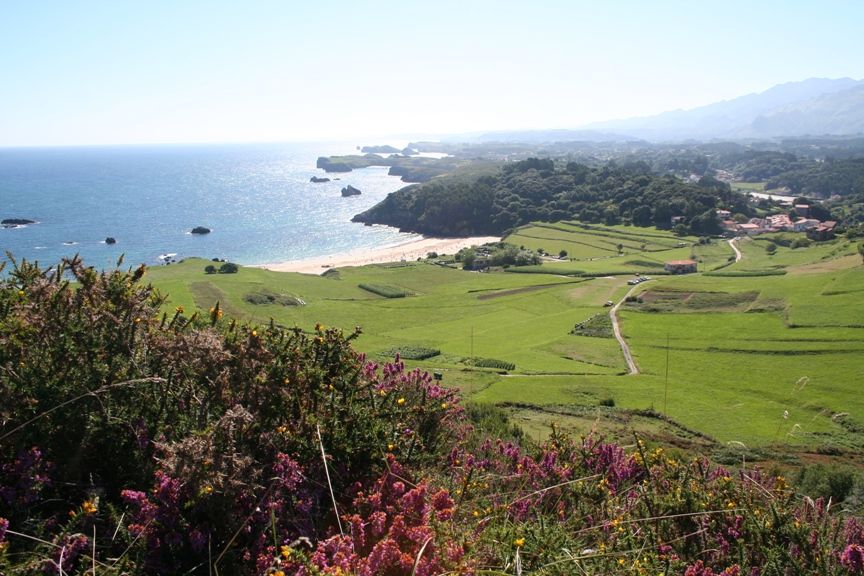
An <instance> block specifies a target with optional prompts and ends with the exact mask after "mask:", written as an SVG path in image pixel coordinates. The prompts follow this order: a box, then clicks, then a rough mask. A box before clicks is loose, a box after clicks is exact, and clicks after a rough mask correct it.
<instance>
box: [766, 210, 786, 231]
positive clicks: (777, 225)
mask: <svg viewBox="0 0 864 576" xmlns="http://www.w3.org/2000/svg"><path fill="white" fill-rule="evenodd" d="M766 220H768V228H770V229H771V230H773V231H775V232H780V231H783V230H792V227H793V224H792V219H791V218H789V215H788V214H772V215H771V216H768V217H767V218H766Z"/></svg>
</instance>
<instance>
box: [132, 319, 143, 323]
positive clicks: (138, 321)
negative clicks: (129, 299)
mask: <svg viewBox="0 0 864 576" xmlns="http://www.w3.org/2000/svg"><path fill="white" fill-rule="evenodd" d="M133 322H135V324H140V323H141V318H135V320H133Z"/></svg>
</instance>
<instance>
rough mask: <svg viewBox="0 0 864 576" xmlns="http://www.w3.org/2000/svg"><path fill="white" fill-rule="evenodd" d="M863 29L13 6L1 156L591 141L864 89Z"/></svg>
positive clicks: (319, 10) (854, 4) (556, 16)
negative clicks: (722, 104) (625, 121)
mask: <svg viewBox="0 0 864 576" xmlns="http://www.w3.org/2000/svg"><path fill="white" fill-rule="evenodd" d="M862 25H864V2H862V1H861V0H848V1H842V0H818V1H816V0H813V1H797V0H785V1H763V0H758V1H757V0H747V1H742V0H724V1H711V2H708V1H700V0H687V1H660V0H654V1H648V0H633V1H624V0H608V1H606V0H588V1H582V0H569V1H567V0H562V1H557V0H521V1H509V0H497V1H485V0H455V1H451V0H426V1H424V2H419V1H415V0H398V1H383V0H382V1H373V0H344V1H336V0H299V1H298V0H273V1H264V0H206V1H184V0H144V1H140V0H103V1H99V2H96V1H85V0H32V1H31V0H0V146H30V145H67V144H110V143H155V142H249V141H304V140H305V141H312V140H328V139H331V140H332V139H348V138H372V137H384V136H387V135H402V136H411V135H431V134H443V133H462V132H474V131H483V130H496V129H523V128H573V127H577V126H579V125H582V124H585V123H588V122H592V121H598V120H607V119H613V118H622V117H630V116H640V115H648V114H655V113H658V112H662V111H665V110H672V109H678V108H692V107H695V106H700V105H703V104H708V103H711V102H715V101H718V100H722V99H729V98H734V97H736V96H740V95H743V94H746V93H751V92H759V91H762V90H765V89H767V88H769V87H771V86H773V85H775V84H779V83H783V82H788V81H793V80H803V79H805V78H809V77H827V78H839V77H844V76H848V77H852V78H857V79H860V78H864V32H862ZM364 143H365V142H364Z"/></svg>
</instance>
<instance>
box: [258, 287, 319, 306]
mask: <svg viewBox="0 0 864 576" xmlns="http://www.w3.org/2000/svg"><path fill="white" fill-rule="evenodd" d="M243 301H244V302H247V303H249V304H253V305H256V306H260V305H264V304H276V305H278V306H303V305H305V304H306V302H304V301H303V299H302V298H299V297H297V296H292V295H290V294H277V293H276V292H271V291H269V290H261V291H259V292H250V293H249V294H246V295H245V296H243Z"/></svg>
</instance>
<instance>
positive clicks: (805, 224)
mask: <svg viewBox="0 0 864 576" xmlns="http://www.w3.org/2000/svg"><path fill="white" fill-rule="evenodd" d="M817 226H819V220H816V219H815V218H798V219H797V220H795V222H793V223H792V230H793V231H794V232H804V231H806V230H809V229H810V228H816V227H817Z"/></svg>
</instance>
